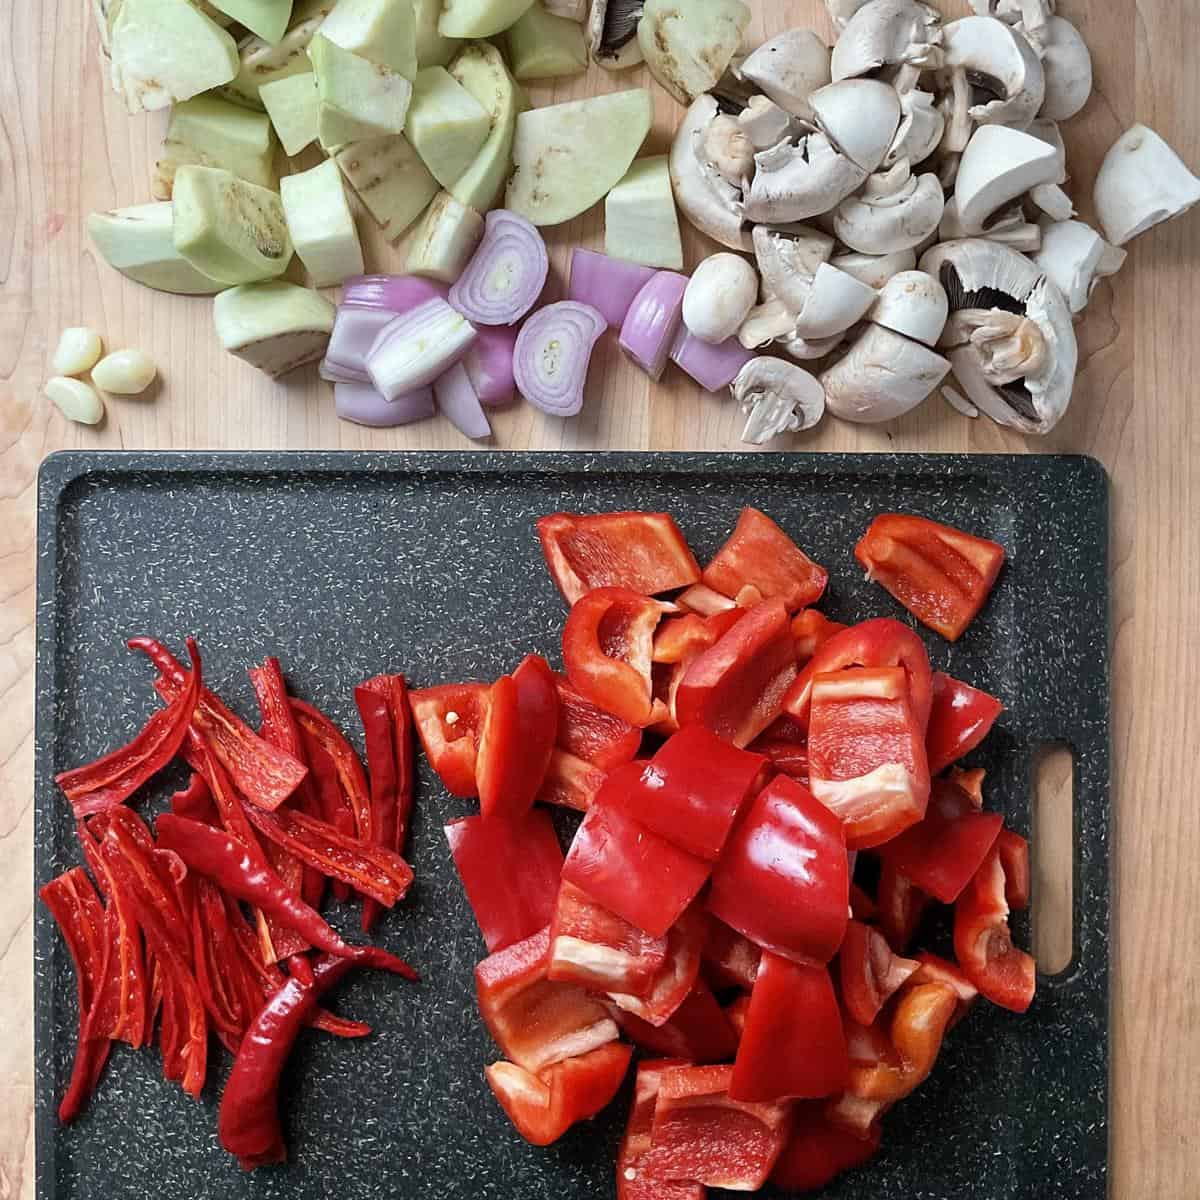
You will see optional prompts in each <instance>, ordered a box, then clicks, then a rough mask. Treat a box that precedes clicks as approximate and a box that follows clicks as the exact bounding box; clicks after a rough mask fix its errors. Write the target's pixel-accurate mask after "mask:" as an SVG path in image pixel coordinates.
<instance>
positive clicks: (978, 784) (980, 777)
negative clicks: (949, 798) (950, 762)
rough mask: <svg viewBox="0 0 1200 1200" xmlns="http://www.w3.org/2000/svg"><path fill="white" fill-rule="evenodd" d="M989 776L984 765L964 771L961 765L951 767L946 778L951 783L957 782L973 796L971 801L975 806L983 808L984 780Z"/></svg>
mask: <svg viewBox="0 0 1200 1200" xmlns="http://www.w3.org/2000/svg"><path fill="white" fill-rule="evenodd" d="M986 777H987V772H986V771H985V770H984V769H983V768H982V767H974V768H972V769H971V770H969V771H964V770H963V769H962V768H961V767H951V768H950V770H949V771H947V772H946V778H947V779H949V780H950V782H951V783H956V784H958V786H959V787H960V788H962V790H963V791H964V792H966V793H967V795H968V796H970V797H971V803H972V804H974V805H975V808H976V809H977V810H978V809H982V808H983V781H984V779H985V778H986Z"/></svg>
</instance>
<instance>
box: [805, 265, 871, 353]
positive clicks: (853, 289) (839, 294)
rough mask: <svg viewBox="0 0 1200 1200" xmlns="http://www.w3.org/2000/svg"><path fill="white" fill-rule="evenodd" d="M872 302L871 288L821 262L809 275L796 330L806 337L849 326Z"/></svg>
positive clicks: (823, 335) (829, 332) (836, 330)
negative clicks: (809, 284)
mask: <svg viewBox="0 0 1200 1200" xmlns="http://www.w3.org/2000/svg"><path fill="white" fill-rule="evenodd" d="M874 303H875V289H874V288H871V287H868V286H867V285H866V284H865V283H863V282H862V281H861V280H858V279H855V278H854V276H853V275H847V274H846V272H845V271H839V270H838V269H837V267H833V266H830V264H829V263H822V264H821V265H820V266H819V267H818V268H817V273H816V275H814V276H813V283H812V288H811V289H810V291H809V293H808V299H807V300H806V301H805V303H804V308H803V309H802V310H801V312H800V315H799V316H798V317H797V318H796V326H795V329H796V333H797V334H798V335H799V336H800V337H802V338H806V339H816V338H827V337H832V336H833V335H834V334H835V333H841V332H842V331H843V330H846V329H849V328H850V326H851V325H853V324H854V322H855V321H857V320H858V319H859V318H860V317H862V315H863V314H864V313H865V312H866V311H867V309H869V308H870V307H871V305H872V304H874Z"/></svg>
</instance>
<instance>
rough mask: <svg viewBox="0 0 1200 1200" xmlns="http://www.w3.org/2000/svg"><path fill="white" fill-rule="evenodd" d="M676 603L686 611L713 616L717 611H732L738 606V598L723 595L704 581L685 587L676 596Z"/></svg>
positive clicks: (703, 615) (702, 615)
mask: <svg viewBox="0 0 1200 1200" xmlns="http://www.w3.org/2000/svg"><path fill="white" fill-rule="evenodd" d="M675 603H676V604H678V605H679V607H680V608H682V609H683V610H684V611H685V612H693V613H696V614H697V616H701V617H711V616H713V615H714V614H715V613H719V612H730V611H731V610H733V609H735V608H737V601H736V600H731V599H730V598H729V597H728V596H722V595H721V593H720V592H716V591H713V589H712V588H710V587H708V586H707V585H706V584H703V583H693V584H692V586H691V587H690V588H685V589H684V590H683V591H682V592H680V593H679V595H678V596H676V597H675Z"/></svg>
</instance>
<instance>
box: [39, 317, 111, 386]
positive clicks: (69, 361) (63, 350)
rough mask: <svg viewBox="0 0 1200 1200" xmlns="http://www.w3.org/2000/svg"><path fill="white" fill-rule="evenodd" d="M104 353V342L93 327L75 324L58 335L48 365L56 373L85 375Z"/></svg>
mask: <svg viewBox="0 0 1200 1200" xmlns="http://www.w3.org/2000/svg"><path fill="white" fill-rule="evenodd" d="M103 353H104V343H103V342H102V341H101V340H100V335H99V334H98V333H97V332H96V331H95V330H94V329H86V328H84V327H83V326H79V325H75V326H72V327H71V328H70V329H64V330H63V331H62V333H60V334H59V336H58V346H57V348H56V349H55V351H54V358H53V359H51V361H50V365H51V367H52V368H53V369H54V373H55V374H56V375H85V374H87V372H88V371H90V370H91V369H92V368H93V367H94V366H95V365H96V363H98V362H99V361H100V356H101V355H102V354H103Z"/></svg>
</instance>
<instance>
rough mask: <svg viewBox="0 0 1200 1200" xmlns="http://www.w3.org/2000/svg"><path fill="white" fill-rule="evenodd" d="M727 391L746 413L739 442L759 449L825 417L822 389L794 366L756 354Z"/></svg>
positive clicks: (823, 390) (781, 360)
mask: <svg viewBox="0 0 1200 1200" xmlns="http://www.w3.org/2000/svg"><path fill="white" fill-rule="evenodd" d="M729 390H730V391H731V392H732V393H733V398H734V399H735V400H736V401H737V402H738V404H740V405H741V407H742V411H743V412H745V413H747V414H749V419H748V420H747V422H746V428H745V431H744V432H743V434H742V441H743V442H748V443H750V444H751V445H754V446H761V445H763V444H764V443H766V442H769V441H770V440H771V439H772V438H774V437H778V436H779V435H780V434H782V433H795V432H799V431H800V430H804V429H811V428H812V427H813V426H814V425H816V424H817V423H818V422H819V421H820V420H821V418H822V417H823V416H824V415H825V389H824V388H822V387H821V385H820V383H818V382H817V380H816V379H815V378H814V377H813V376H812V375H810V374H809V373H808V372H807V371H805V370H804V369H803V368H802V367H798V366H796V365H795V363H790V362H787V361H786V360H784V359H782V358H771V357H769V356H767V355H759V357H758V358H752V359H751V360H750V361H749V362H748V363H747V364H746V365H745V366H744V367H743V368H742V369H741V370H740V371H739V372H738V374H737V378H736V379H734V381H733V383H732V384H731V385H730V388H729Z"/></svg>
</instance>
